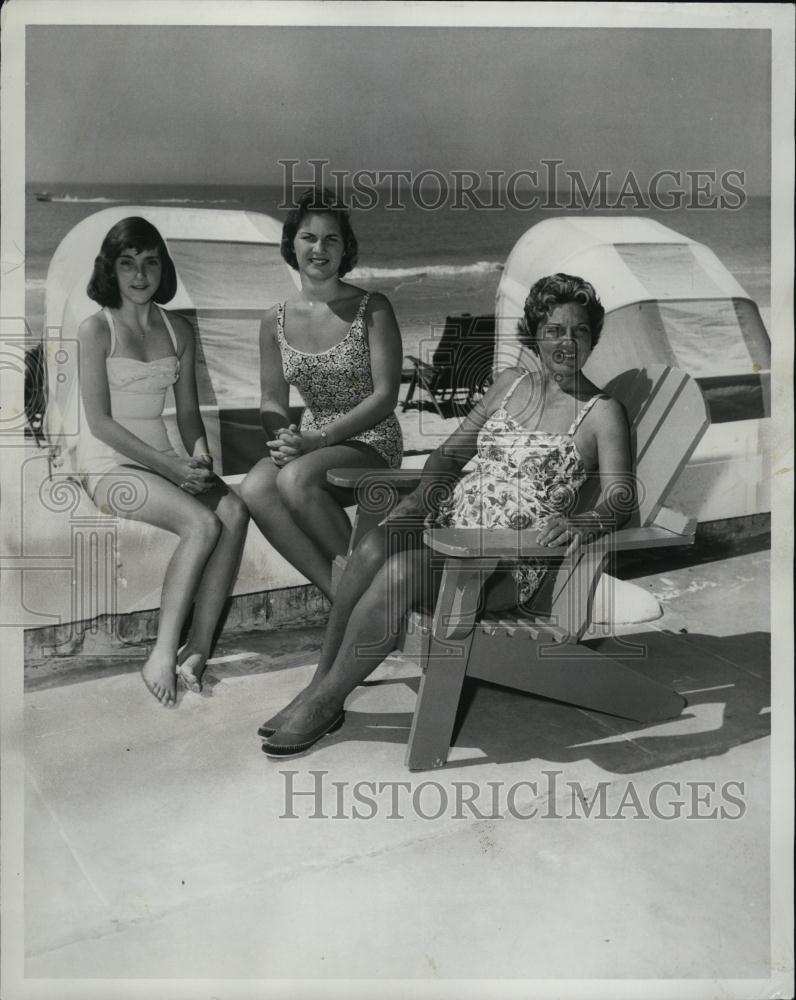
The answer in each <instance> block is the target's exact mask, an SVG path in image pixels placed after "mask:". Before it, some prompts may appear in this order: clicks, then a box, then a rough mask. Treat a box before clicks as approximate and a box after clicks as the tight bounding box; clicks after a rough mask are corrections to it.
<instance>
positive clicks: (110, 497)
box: [94, 469, 221, 705]
mask: <svg viewBox="0 0 796 1000" xmlns="http://www.w3.org/2000/svg"><path fill="white" fill-rule="evenodd" d="M131 494H134V498H133V499H132V501H131ZM94 502H95V503H96V504H97V506H98V507H101V508H102V509H104V510H106V511H107V512H109V513H111V514H116V515H118V516H120V517H125V518H129V519H130V520H133V521H143V522H145V523H146V524H152V525H155V526H156V527H158V528H164V529H165V530H166V531H171V532H173V533H174V534H175V535H177V536H178V537H179V544H178V545H177V548H176V549H175V550H174V554H173V555H172V557H171V560H170V562H169V565H168V568H167V569H166V576H165V579H164V580H163V588H162V591H161V601H160V617H159V620H158V635H157V639H156V641H155V647H154V649H153V650H152V653H151V655H150V656H149V659H148V660H147V662H146V663H145V664H144V667H143V669H142V671H141V673H142V676H143V678H144V683H145V684H146V686H147V687H148V688H149V690H150V691H151V692H152V694H153V695H154V696H155V697H156V698H157V699H158V701H160V702H161V703H162V704H164V705H169V704H171V703H172V702H173V701H174V700H175V697H176V665H177V645H178V643H179V638H180V632H181V630H182V626H183V624H184V623H185V619H186V618H187V616H188V612H189V610H190V608H191V604H192V602H193V597H194V594H195V592H196V590H197V587H198V586H199V582H200V580H201V576H202V570H203V569H204V567H205V564H206V563H207V560H208V559H209V557H210V554H211V553H212V551H213V549H214V547H215V545H216V542H217V541H218V537H219V533H220V530H221V524H220V522H219V520H218V518H217V517H216V516H215V514H213V513H212V511H209V510H207V508H205V507H203V506H202V504H201V503H199V501H198V500H195V499H194V498H193V497H191V496H189V495H188V494H187V493H185V492H183V491H182V490H180V489H178V488H177V487H176V486H174V485H173V484H172V483H169V482H168V481H167V480H165V479H163V478H162V477H160V476H158V475H156V474H155V473H152V472H147V471H144V470H139V469H136V470H135V471H133V470H129V471H128V470H125V469H120V470H119V472H118V473H111V474H108V475H106V476H103V477H102V479H101V480H100V482H99V484H98V486H97V489H96V491H95V495H94Z"/></svg>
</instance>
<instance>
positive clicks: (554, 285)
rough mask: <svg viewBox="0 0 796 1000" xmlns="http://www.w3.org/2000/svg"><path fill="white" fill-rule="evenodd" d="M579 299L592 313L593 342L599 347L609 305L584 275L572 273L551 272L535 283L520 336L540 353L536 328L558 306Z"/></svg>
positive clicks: (527, 301)
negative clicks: (579, 276)
mask: <svg viewBox="0 0 796 1000" xmlns="http://www.w3.org/2000/svg"><path fill="white" fill-rule="evenodd" d="M567 302H576V303H577V304H578V305H581V306H583V308H584V309H585V310H586V313H587V315H588V317H589V326H590V328H591V346H592V348H595V347H596V346H597V342H598V341H599V339H600V333H601V332H602V328H603V319H604V318H605V309H603V306H602V303H601V302H600V300H599V298H598V297H597V292H595V290H594V287H593V286H592V285H590V284H589V282H588V281H585V280H584V279H583V278H578V277H576V276H575V275H572V274H562V273H560V272H559V273H558V274H551V275H548V276H547V277H545V278H540V279H539V280H538V281H537V282H535V283H534V284H533V286H532V287H531V290H530V292H529V293H528V298H527V299H526V300H525V307H524V309H523V316H522V319H521V320H520V321H519V323H518V324H517V339H518V340H519V342H520V343H521V344H522V345H523V346H524V347H529V348H530V349H531V350H532V351H533V352H534V354H538V353H539V348H538V346H537V343H536V331H537V330H538V328H539V324H540V323H541V322H542V321H543V320H545V319H546V318H547V317H548V316H549V315H550V313H551V312H552V311H553V309H555V307H556V306H561V305H565V304H566V303H567Z"/></svg>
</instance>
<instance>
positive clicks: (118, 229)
mask: <svg viewBox="0 0 796 1000" xmlns="http://www.w3.org/2000/svg"><path fill="white" fill-rule="evenodd" d="M125 250H133V251H134V252H135V253H142V252H143V251H146V250H157V251H158V253H159V254H160V263H161V275H160V284H159V285H158V288H157V291H156V292H155V294H154V295H153V296H152V298H153V300H154V301H155V302H158V303H160V304H162V303H164V302H169V301H171V299H173V298H174V295H175V293H176V291H177V272H176V270H175V269H174V261H173V260H172V259H171V256H170V254H169V251H168V249H167V248H166V242H165V240H164V239H163V237H162V236H161V235H160V233H159V232H158V231H157V229H156V228H155V227H154V226H153V225H152V223H151V222H147V220H146V219H142V218H140V217H139V216H137V215H132V216H130V217H129V218H127V219H122V220H121V221H120V222H117V223H116V225H115V226H113V227H112V228H111V229H110V230H109V231H108V233H107V235H106V236H105V239H104V240H103V241H102V246H101V247H100V252H99V256H97V257H96V258H95V259H94V270H93V271H92V272H91V278H90V279H89V283H88V287H87V288H86V294H87V295H88V297H89V298H90V299H93V300H94V301H95V302H96V303H98V304H99V305H101V306H108V307H109V308H110V309H118V308H119V306H120V305H121V304H122V299H121V296H120V295H119V285H118V282H117V281H116V272H115V270H114V265H115V264H116V261H117V260H118V259H119V257H121V255H122V254H123V253H124V251H125Z"/></svg>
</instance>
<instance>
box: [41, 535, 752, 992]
mask: <svg viewBox="0 0 796 1000" xmlns="http://www.w3.org/2000/svg"><path fill="white" fill-rule="evenodd" d="M718 554H719V555H721V556H722V557H721V558H716V555H717V554H716V553H712V554H711V553H707V554H706V555H703V556H702V557H700V559H698V560H697V557H696V556H695V555H693V554H692V555H690V556H689V555H686V556H676V557H666V556H659V557H656V560H657V561H655V562H654V563H652V564H651V563H649V562H647V564H646V573H647V575H644V576H640V575H639V574H638V571H637V570H635V569H634V568H633V567H632V566H629V567H626V571H625V575H626V576H628V575H629V576H633V578H634V580H635V582H637V583H638V584H640V585H641V586H643V587H644V588H646V589H648V590H649V591H651V592H652V593H654V594H656V595H657V597H658V599H659V600H660V602H661V605H662V608H663V616H662V617H661V618H660V619H659V620H658V621H656V622H654V623H653V624H652V625H650V624H646V625H643V626H638V627H636V628H634V629H628V630H625V631H627V632H635V633H636V634H635V635H634V636H633V639H634V641H636V642H643V643H644V644H646V647H647V651H648V655H647V656H646V657H645V658H644V659H643V661H641V662H640V665H639V669H642V670H644V671H650V672H652V673H654V674H655V675H656V676H657V677H658V678H659V679H661V680H662V681H663V682H665V683H671V684H672V685H673V686H674V687H676V688H677V689H678V690H680V691H681V692H683V693H687V697H688V700H689V707H688V709H687V710H686V711H685V712H684V714H683V716H682V717H681V718H680V719H678V720H676V721H673V722H668V723H664V724H658V725H651V726H647V727H644V726H639V725H638V724H634V723H629V722H624V721H622V720H620V719H616V718H612V717H608V716H605V715H600V714H597V713H591V712H587V711H581V710H578V709H575V708H572V707H569V706H565V705H560V704H557V703H552V702H548V701H543V700H540V699H535V698H532V697H529V696H526V695H522V694H519V693H516V692H510V691H507V690H505V689H502V688H497V687H494V686H490V685H473V686H472V688H471V689H469V691H468V696H467V698H466V701H467V705H466V711H465V712H463V718H462V720H461V724H460V726H459V728H458V732H457V735H456V743H455V746H454V748H453V750H452V752H451V760H450V762H449V764H448V766H447V767H446V768H444V769H443V770H440V771H434V772H429V773H423V774H418V773H412V774H410V773H409V772H408V771H407V770H406V769H405V767H404V764H403V758H404V751H405V745H406V739H407V734H408V729H409V724H410V721H411V714H412V709H413V704H414V700H415V693H416V690H417V682H418V672H417V669H416V668H415V667H414V666H413V665H412V664H411V663H408V662H406V661H401V660H399V659H397V658H391V659H390V660H389V661H388V662H387V663H386V664H385V665H384V666H383V667H382V668H380V670H379V672H378V674H376V675H374V677H373V680H372V683H369V684H367V685H366V686H364V687H362V688H360V689H359V690H357V691H356V692H355V693H354V694H353V695H352V696H351V698H350V699H349V703H348V706H347V709H348V711H347V718H346V722H345V725H344V726H343V728H342V729H341V730H340V731H339V732H338V733H337V734H335V735H333V736H331V737H327V738H325V739H324V740H323V741H321V743H320V744H318V745H317V747H316V748H314V750H313V751H312V752H311V753H310V754H308V755H305V756H303V757H300V758H296V759H294V760H292V761H285V762H283V763H277V762H274V761H269V760H268V759H267V758H266V757H265V756H264V755H263V754H262V753H261V752H260V742H259V740H258V738H257V736H256V734H255V733H256V729H257V726H258V725H259V723H260V722H261V721H262V719H264V718H265V717H267V716H268V715H270V714H271V713H272V712H273V711H275V710H276V709H277V708H279V707H281V706H282V705H283V704H284V703H285V702H286V701H287V700H289V698H290V697H292V695H293V694H294V693H295V691H296V690H297V689H298V688H299V687H301V686H302V685H303V684H304V683H305V682H306V680H307V679H308V677H309V676H310V673H311V670H312V665H313V662H314V657H315V654H316V650H317V648H318V645H319V642H320V639H321V634H322V633H321V630H320V629H318V628H313V629H306V630H301V631H294V632H289V631H281V632H276V633H271V634H264V633H251V634H245V635H236V636H233V637H230V638H228V639H226V640H224V641H223V642H222V645H221V647H220V649H219V650H218V651H217V660H216V662H214V663H213V664H212V665H211V666H210V668H209V672H208V677H207V685H206V692H205V693H204V694H203V695H201V696H199V695H193V694H185V695H183V696H182V697H181V699H180V702H179V704H178V705H177V707H176V708H175V709H173V710H164V709H162V708H161V707H160V706H158V705H157V703H156V702H155V701H154V699H152V698H151V697H150V696H149V695H148V694H147V693H146V691H145V689H144V686H143V684H142V682H141V680H140V678H139V676H138V674H137V668H138V664H137V663H136V662H134V661H131V662H128V663H124V664H121V665H120V664H119V662H118V661H114V663H113V666H112V668H111V669H112V670H113V672H112V673H110V672H108V671H107V670H103V669H102V668H100V667H98V665H96V664H92V663H90V662H86V663H85V664H84V669H83V670H82V672H81V671H76V670H71V671H66V672H63V671H61V672H60V675H61V676H60V679H59V680H58V681H57V683H55V682H53V681H52V680H51V681H49V682H47V681H43V680H41V679H40V680H38V681H36V682H35V683H34V684H32V685H31V686H30V687H29V689H28V691H27V693H26V695H25V702H26V706H25V707H26V754H27V787H26V815H25V834H26V860H25V885H26V909H25V952H26V976H27V977H30V978H37V977H47V978H53V979H64V980H67V979H92V978H93V979H101V980H117V981H118V980H119V979H124V978H131V979H137V980H138V979H148V978H166V979H170V978H174V979H193V980H198V979H213V980H227V981H229V980H236V979H246V980H260V979H261V980H274V979H289V980H313V979H317V980H320V979H335V978H351V979H363V978H364V979H367V978H372V979H378V980H387V979H391V978H399V979H412V980H417V979H429V980H435V981H437V982H438V983H439V982H444V981H446V980H451V979H470V978H473V979H478V980H482V979H490V978H496V979H508V980H516V979H529V980H537V981H538V980H545V979H559V978H560V979H590V980H602V979H626V978H638V979H658V980H661V979H663V980H669V979H689V980H713V979H746V978H760V979H767V978H768V977H769V975H770V934H769V897H768V889H769V740H768V732H769V721H770V716H769V710H770V709H769V706H770V695H769V664H770V656H769V643H768V635H769V625H770V623H769V612H768V607H769V600H768V598H769V595H768V555H769V554H768V552H767V551H765V550H761V551H747V552H746V553H745V554H741V555H727V554H726V553H718ZM667 558H668V560H669V561H668V562H667V561H666V559H667ZM650 568H652V569H653V572H652V573H650ZM358 782H375V783H379V782H381V783H386V784H383V785H381V786H378V785H370V786H366V785H359V786H357V783H358ZM465 782H467V783H473V784H472V786H468V785H464V784H463V783H465ZM662 782H673V783H674V784H661V783H662ZM697 782H703V783H707V784H702V785H698V784H695V783H697ZM291 783H292V785H291ZM335 783H339V784H335ZM398 783H402V784H398ZM490 783H492V784H490ZM574 783H579V785H580V788H581V789H582V792H583V793H584V794H585V795H586V797H587V799H591V797H592V796H594V795H595V794H596V795H597V798H596V800H595V802H596V805H595V807H594V811H593V812H592V814H591V815H590V816H587V815H585V812H584V806H583V799H582V798H578V788H577V786H576V785H575V784H574ZM728 783H732V784H728ZM290 787H292V788H293V790H294V792H307V791H312V790H313V789H315V794H314V795H301V796H298V795H293V797H292V798H291V797H290V795H289V794H288V789H289V788H290ZM512 789H513V791H512ZM656 789H657V793H656V791H655V790H656ZM357 793H358V794H359V796H360V801H357V799H356V798H355V795H356V794H357ZM656 794H657V795H658V800H657V803H656V802H655V795H656ZM457 795H458V796H459V800H461V798H462V795H464V797H465V798H466V797H468V795H469V796H470V797H474V805H475V807H476V810H477V812H473V810H471V809H470V808H469V807H468V806H466V805H462V804H461V801H459V802H458V803H457ZM601 795H603V796H604V799H603V802H600V796H601ZM393 796H394V797H395V798H394V799H393ZM368 797H369V798H370V799H371V800H372V801H373V802H375V806H372V807H371V806H368V805H366V804H365V802H364V800H365V799H366V798H368ZM675 802H681V803H682V806H681V807H680V809H681V811H680V815H679V816H677V815H676V812H677V809H676V808H675V805H674V803H675ZM656 805H657V811H658V813H659V814H661V815H663V816H670V817H671V816H673V817H674V818H660V817H656V816H655V815H654V812H655V806H656ZM534 809H535V810H536V814H535V815H531V813H532V811H533V810H534ZM357 810H358V811H359V814H360V816H362V815H365V816H367V815H368V813H369V812H371V811H375V813H376V815H374V816H372V818H368V819H364V818H354V816H353V814H354V812H355V811H357ZM716 810H717V811H718V813H716V814H714V811H716ZM722 811H723V812H724V818H721V816H720V815H719V814H720V813H721V812H722ZM440 812H441V815H439V816H438V817H437V818H423V816H422V815H420V814H419V813H424V814H425V816H426V817H434V816H435V814H437V813H440ZM288 814H292V817H293V818H291V816H290V815H288ZM313 814H314V815H313ZM598 814H599V816H600V817H601V818H598ZM696 816H700V817H703V818H696ZM709 816H713V818H704V817H709ZM525 817H527V818H525ZM105 985H106V986H107V991H106V992H105V993H102V991H101V990H100V993H101V995H103V996H105V997H108V998H111V997H115V996H117V995H119V996H121V995H122V993H121V991H120V992H118V993H117V992H116V990H115V987H114V986H113V983H106V984H105ZM709 986H710V984H706V992H705V993H704V994H703V995H705V996H712V995H713V993H712V992H711V991H710V989H709V988H708V987H709ZM410 988H412V987H411V984H408V985H407V991H408V990H409V989H410ZM319 989H320V987H319ZM86 995H88V993H87V994H86ZM92 995H93V994H92ZM96 995H100V994H96ZM151 995H152V996H160V995H161V994H160V993H158V992H157V991H155V992H153V993H152V994H151ZM164 995H165V994H164ZM184 995H186V996H204V995H205V991H203V990H202V991H199V992H196V993H190V992H189V993H186V994H184ZM207 995H216V996H221V995H226V994H222V992H221V991H220V989H216V990H215V991H213V992H212V993H208V994H207ZM236 995H240V994H236ZM263 995H265V984H263V987H262V988H260V989H257V988H255V987H252V992H251V996H263ZM278 995H281V996H287V995H295V996H302V997H303V996H313V995H317V994H315V993H314V992H313V989H312V987H311V985H310V986H306V984H305V987H304V989H299V988H298V986H297V987H296V988H295V990H293V991H292V993H291V991H290V990H288V989H283V990H281V991H278ZM459 995H463V994H462V993H460V994H459ZM483 995H487V994H486V993H484V994H483ZM523 995H529V996H530V995H534V993H533V991H532V990H530V989H529V992H528V993H526V994H523ZM614 995H616V994H614ZM726 995H730V993H727V994H726Z"/></svg>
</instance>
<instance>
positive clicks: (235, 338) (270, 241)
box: [45, 206, 297, 473]
mask: <svg viewBox="0 0 796 1000" xmlns="http://www.w3.org/2000/svg"><path fill="white" fill-rule="evenodd" d="M133 215H139V216H142V217H143V218H145V219H148V220H149V221H150V222H151V223H152V224H153V225H154V226H156V227H157V229H158V230H159V231H160V233H161V235H162V236H163V238H164V239H165V241H166V244H167V246H168V248H169V253H170V254H171V256H172V259H173V260H174V265H175V268H176V270H177V293H176V295H175V296H174V298H173V299H172V300H171V302H169V303H167V307H168V308H169V309H170V310H173V311H176V312H180V313H181V314H182V315H184V316H185V317H186V318H187V319H189V320H190V321H191V322H192V323H193V325H194V328H195V329H196V332H197V341H198V348H199V349H198V352H197V382H198V387H199V401H200V404H201V406H202V412H203V416H204V419H205V422H206V425H207V430H208V435H209V438H210V443H211V447H213V451H214V454H215V455H217V456H218V457H219V459H220V461H221V471H222V472H224V473H228V472H239V471H241V470H242V468H243V467H244V466H245V467H246V468H249V467H250V466H251V465H252V464H253V460H254V457H255V456H252V455H248V456H245V457H242V456H241V454H240V450H241V448H243V449H244V451H245V443H246V442H245V441H242V440H240V439H241V434H239V433H237V431H238V430H239V428H237V427H236V432H235V433H232V432H230V433H226V434H224V433H223V431H224V427H223V425H224V423H225V421H224V419H223V417H224V414H225V413H229V414H231V415H232V419H231V421H230V423H235V419H234V418H235V416H236V415H237V416H238V418H240V414H241V412H245V411H251V412H254V411H256V410H257V408H258V407H259V400H260V384H259V348H258V334H259V327H260V319H261V317H262V315H263V313H264V312H265V310H266V309H268V308H270V307H271V306H272V305H274V304H275V303H276V302H279V301H280V300H283V299H285V298H287V296H288V295H290V294H291V292H292V291H293V289H294V287H295V282H296V281H297V278H296V276H295V272H294V271H293V270H292V269H291V268H289V267H288V266H287V265H286V264H285V262H284V260H283V259H282V257H281V255H280V253H279V243H280V239H281V236H282V226H281V224H280V223H279V222H277V221H276V220H275V219H272V218H270V217H269V216H267V215H262V214H259V213H256V212H241V211H223V210H219V209H189V208H149V207H136V206H132V207H131V206H122V207H118V208H109V209H105V210H104V211H101V212H97V213H96V214H95V215H92V216H89V218H87V219H84V220H83V221H82V222H80V223H78V225H76V226H75V227H74V229H72V230H71V231H70V232H69V233H68V234H67V235H66V236H65V237H64V239H63V240H62V241H61V243H60V244H59V246H58V248H57V250H56V251H55V254H54V256H53V259H52V262H51V263H50V267H49V270H48V272H47V283H46V289H45V294H46V302H45V310H46V311H45V335H46V341H47V370H48V379H49V392H48V403H47V432H48V437H49V439H50V442H51V443H52V444H53V445H54V446H55V447H56V448H57V449H58V450H59V451H60V455H59V456H58V457H57V458H56V464H57V467H59V468H61V469H62V470H64V471H69V470H71V469H72V468H73V453H74V449H75V446H76V442H77V434H78V432H79V423H80V419H81V414H80V405H79V395H78V384H77V378H76V374H77V372H76V367H77V351H76V349H75V347H76V345H75V337H76V335H77V328H78V327H79V325H80V323H81V322H82V321H83V320H84V319H85V318H86V317H87V316H89V315H91V313H93V312H96V310H97V304H96V303H95V302H93V301H92V300H91V299H89V298H88V296H87V295H86V285H87V284H88V280H89V277H90V276H91V270H92V266H93V263H94V257H95V255H96V254H97V252H98V250H99V247H100V244H101V242H102V239H103V237H104V236H105V234H106V233H107V232H108V230H109V229H110V228H111V226H113V225H114V224H115V223H116V222H118V221H119V220H120V219H124V218H126V217H128V216H133ZM170 408H171V403H170V400H167V414H168V413H169V411H170ZM255 430H256V427H255ZM242 436H243V438H245V437H246V434H245V432H243V434H242ZM222 438H223V439H222ZM236 438H237V439H238V440H236ZM175 446H177V447H179V442H178V440H177V439H175ZM227 446H228V447H227Z"/></svg>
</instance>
